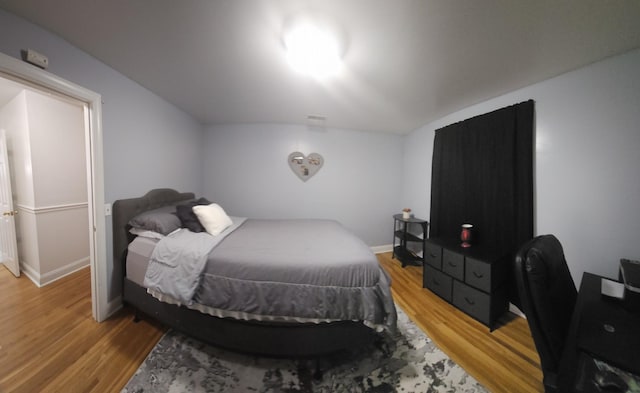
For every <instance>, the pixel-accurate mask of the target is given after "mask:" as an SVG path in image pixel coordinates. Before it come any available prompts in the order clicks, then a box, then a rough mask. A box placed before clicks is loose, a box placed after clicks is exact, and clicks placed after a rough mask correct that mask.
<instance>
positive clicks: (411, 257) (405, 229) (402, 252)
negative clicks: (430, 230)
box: [391, 214, 429, 267]
mask: <svg viewBox="0 0 640 393" xmlns="http://www.w3.org/2000/svg"><path fill="white" fill-rule="evenodd" d="M411 225H419V226H420V230H421V232H422V235H421V236H422V237H420V236H418V235H416V234H414V233H413V232H412V231H411ZM428 225H429V223H428V222H427V221H426V220H421V219H419V218H414V217H411V218H402V214H395V215H394V216H393V254H392V256H391V257H392V258H396V259H398V260H399V261H400V262H401V263H402V267H405V266H407V265H423V264H424V258H425V253H426V252H425V248H424V247H425V237H426V236H427V226H428ZM411 243H414V244H418V245H419V246H418V247H417V248H419V251H420V252H422V255H423V256H422V257H421V256H420V255H418V252H414V251H412V250H411V248H410V247H409V244H411Z"/></svg>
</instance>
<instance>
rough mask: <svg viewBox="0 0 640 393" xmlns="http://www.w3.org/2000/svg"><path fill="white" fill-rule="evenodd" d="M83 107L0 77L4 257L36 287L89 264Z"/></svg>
mask: <svg viewBox="0 0 640 393" xmlns="http://www.w3.org/2000/svg"><path fill="white" fill-rule="evenodd" d="M85 107H86V104H84V103H82V102H79V101H77V100H75V99H70V98H68V97H66V96H61V95H58V94H55V93H53V92H43V91H41V90H39V89H33V88H30V87H29V86H26V85H24V84H20V83H18V82H14V81H12V80H9V79H6V78H1V77H0V132H3V133H4V134H5V135H6V138H7V142H9V143H8V144H7V146H6V147H7V149H6V150H7V151H8V153H10V159H9V157H6V158H5V157H4V155H3V157H2V159H3V161H4V160H6V161H7V162H6V164H8V165H5V166H3V168H4V169H5V171H3V172H2V174H4V173H5V172H7V171H6V170H7V169H9V167H10V172H11V174H10V176H6V178H5V176H2V179H3V182H2V184H1V187H2V193H0V195H1V196H2V201H3V215H2V217H1V218H0V219H1V220H2V221H1V222H2V224H3V225H2V236H0V239H2V242H1V243H0V247H1V248H2V250H1V251H2V254H3V258H2V261H3V262H5V267H10V270H11V271H12V272H13V273H14V274H15V270H16V269H15V268H16V265H17V263H16V262H17V261H18V259H19V260H20V267H19V271H21V272H22V273H23V274H25V275H26V276H27V277H28V278H30V279H31V281H33V282H34V283H35V284H36V285H37V286H43V285H47V284H49V283H51V282H53V281H55V280H57V279H59V278H61V277H63V276H65V275H67V274H70V273H72V272H75V271H77V270H79V269H80V268H83V267H87V266H88V265H89V236H90V231H89V223H88V222H89V217H88V216H89V213H88V202H87V199H88V194H87V179H88V171H87V160H86V151H85V150H86V148H85V147H86V143H85V135H86V130H87V123H86V121H85V113H86V108H85ZM0 136H1V135H0ZM3 144H4V143H3ZM3 151H4V149H3V150H2V151H0V153H2V152H3ZM9 178H11V181H9ZM11 190H13V192H12V191H11ZM6 196H8V197H6ZM5 206H6V207H5ZM11 235H13V239H9V237H10V236H11ZM16 244H17V245H18V246H19V247H18V248H17V251H18V252H17V253H16V252H15V251H16V249H15V248H14V247H15V245H16ZM5 251H7V252H5ZM18 257H19V258H18Z"/></svg>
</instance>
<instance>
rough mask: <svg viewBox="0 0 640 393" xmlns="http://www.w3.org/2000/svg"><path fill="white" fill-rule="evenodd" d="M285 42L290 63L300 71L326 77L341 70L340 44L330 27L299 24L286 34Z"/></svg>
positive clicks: (317, 76)
mask: <svg viewBox="0 0 640 393" xmlns="http://www.w3.org/2000/svg"><path fill="white" fill-rule="evenodd" d="M284 44H285V47H286V49H287V59H288V60H289V63H290V64H291V65H292V66H293V68H294V69H296V70H297V71H299V72H302V73H305V74H308V75H311V76H313V77H316V78H325V77H327V76H330V75H335V74H337V73H338V72H339V71H340V68H341V66H342V59H341V56H340V45H339V43H338V40H337V38H336V36H335V35H333V34H332V33H331V32H330V31H329V30H328V29H321V28H319V27H317V26H314V25H312V24H309V23H300V24H297V25H295V26H293V27H292V28H291V29H290V30H289V31H288V32H287V33H286V34H285V36H284Z"/></svg>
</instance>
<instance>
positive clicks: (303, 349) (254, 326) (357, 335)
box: [113, 189, 377, 358]
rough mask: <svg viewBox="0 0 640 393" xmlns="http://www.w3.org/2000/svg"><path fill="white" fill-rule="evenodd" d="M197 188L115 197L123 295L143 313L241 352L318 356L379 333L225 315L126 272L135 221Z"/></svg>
mask: <svg viewBox="0 0 640 393" xmlns="http://www.w3.org/2000/svg"><path fill="white" fill-rule="evenodd" d="M193 198H194V194H193V193H179V192H177V191H175V190H172V189H155V190H152V191H149V192H148V193H147V194H146V195H145V196H143V197H140V198H131V199H121V200H117V201H115V202H114V203H113V255H114V261H116V263H121V264H122V271H123V276H124V277H123V279H124V282H123V289H122V292H123V293H122V299H123V302H124V303H125V304H126V305H129V306H132V307H133V308H134V309H135V310H136V316H137V315H138V313H139V312H140V313H143V314H145V315H148V316H151V317H153V318H155V319H157V320H158V321H160V322H162V323H163V324H165V325H167V326H169V327H171V328H173V329H176V330H178V331H181V332H183V333H186V334H188V335H190V336H193V337H195V338H197V339H199V340H202V341H204V342H207V343H209V344H212V345H215V346H218V347H222V348H225V349H231V350H235V351H240V352H246V353H253V354H260V355H266V356H277V357H304V358H314V357H318V356H322V355H328V354H331V353H334V352H337V351H340V350H344V349H349V348H355V347H358V346H361V345H365V344H367V343H369V342H371V341H373V340H374V339H375V337H376V336H377V335H376V333H375V332H374V331H373V330H372V329H370V328H368V327H366V326H365V325H364V324H362V323H361V322H355V321H341V322H330V323H319V324H315V323H276V322H259V321H242V320H236V319H232V318H219V317H215V316H211V315H208V314H204V313H201V312H199V311H196V310H192V309H189V308H186V307H183V306H176V305H173V304H168V303H163V302H161V301H159V300H157V299H156V298H154V297H153V296H151V295H149V294H148V293H147V291H146V289H145V288H143V287H141V286H139V285H137V284H136V283H134V282H133V281H131V280H129V279H127V277H126V263H125V261H126V253H127V246H128V244H129V243H130V242H131V241H132V240H133V238H134V235H131V234H130V233H129V229H130V228H131V227H130V226H129V224H128V223H129V221H130V220H131V219H132V218H133V217H135V216H136V215H138V214H140V213H142V212H144V211H147V210H152V209H156V208H159V207H162V206H165V205H168V204H173V203H176V202H180V201H183V200H188V199H193Z"/></svg>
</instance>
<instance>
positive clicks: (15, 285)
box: [0, 266, 164, 393]
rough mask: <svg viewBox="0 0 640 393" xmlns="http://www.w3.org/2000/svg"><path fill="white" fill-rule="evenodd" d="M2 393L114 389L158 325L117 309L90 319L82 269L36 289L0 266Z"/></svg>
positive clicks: (86, 276)
mask: <svg viewBox="0 0 640 393" xmlns="http://www.w3.org/2000/svg"><path fill="white" fill-rule="evenodd" d="M0 294H2V295H1V300H0V392H3V393H4V392H6V393H9V392H11V393H14V392H15V393H21V392H24V393H34V392H61V393H63V392H64V393H73V392H96V393H98V392H100V393H104V392H119V391H120V390H121V389H122V388H123V387H124V385H125V384H126V383H127V381H128V380H129V378H130V377H131V375H133V373H134V372H135V371H136V370H137V369H138V367H139V366H140V364H141V363H142V361H143V360H144V358H145V357H146V356H147V354H148V353H149V351H151V349H152V348H153V347H154V346H155V344H156V343H157V342H158V340H159V339H160V337H161V336H162V334H163V333H164V328H162V327H160V326H158V325H154V324H152V323H149V322H147V321H141V322H139V323H133V316H132V314H131V312H130V311H128V310H121V311H120V312H118V313H116V315H114V316H113V317H111V318H109V319H108V320H107V321H105V322H103V323H97V322H96V321H95V320H94V319H93V317H92V316H91V277H90V270H89V268H85V269H82V270H80V271H78V272H76V273H73V274H71V275H69V276H67V277H64V278H62V279H60V280H58V281H56V282H54V283H52V284H50V285H47V286H44V287H42V288H38V287H36V286H35V285H34V284H33V283H32V282H31V281H30V280H29V279H28V278H26V277H24V276H21V277H20V278H17V279H16V278H15V277H13V276H12V275H11V273H9V271H8V270H6V269H5V268H4V267H3V266H0Z"/></svg>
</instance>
